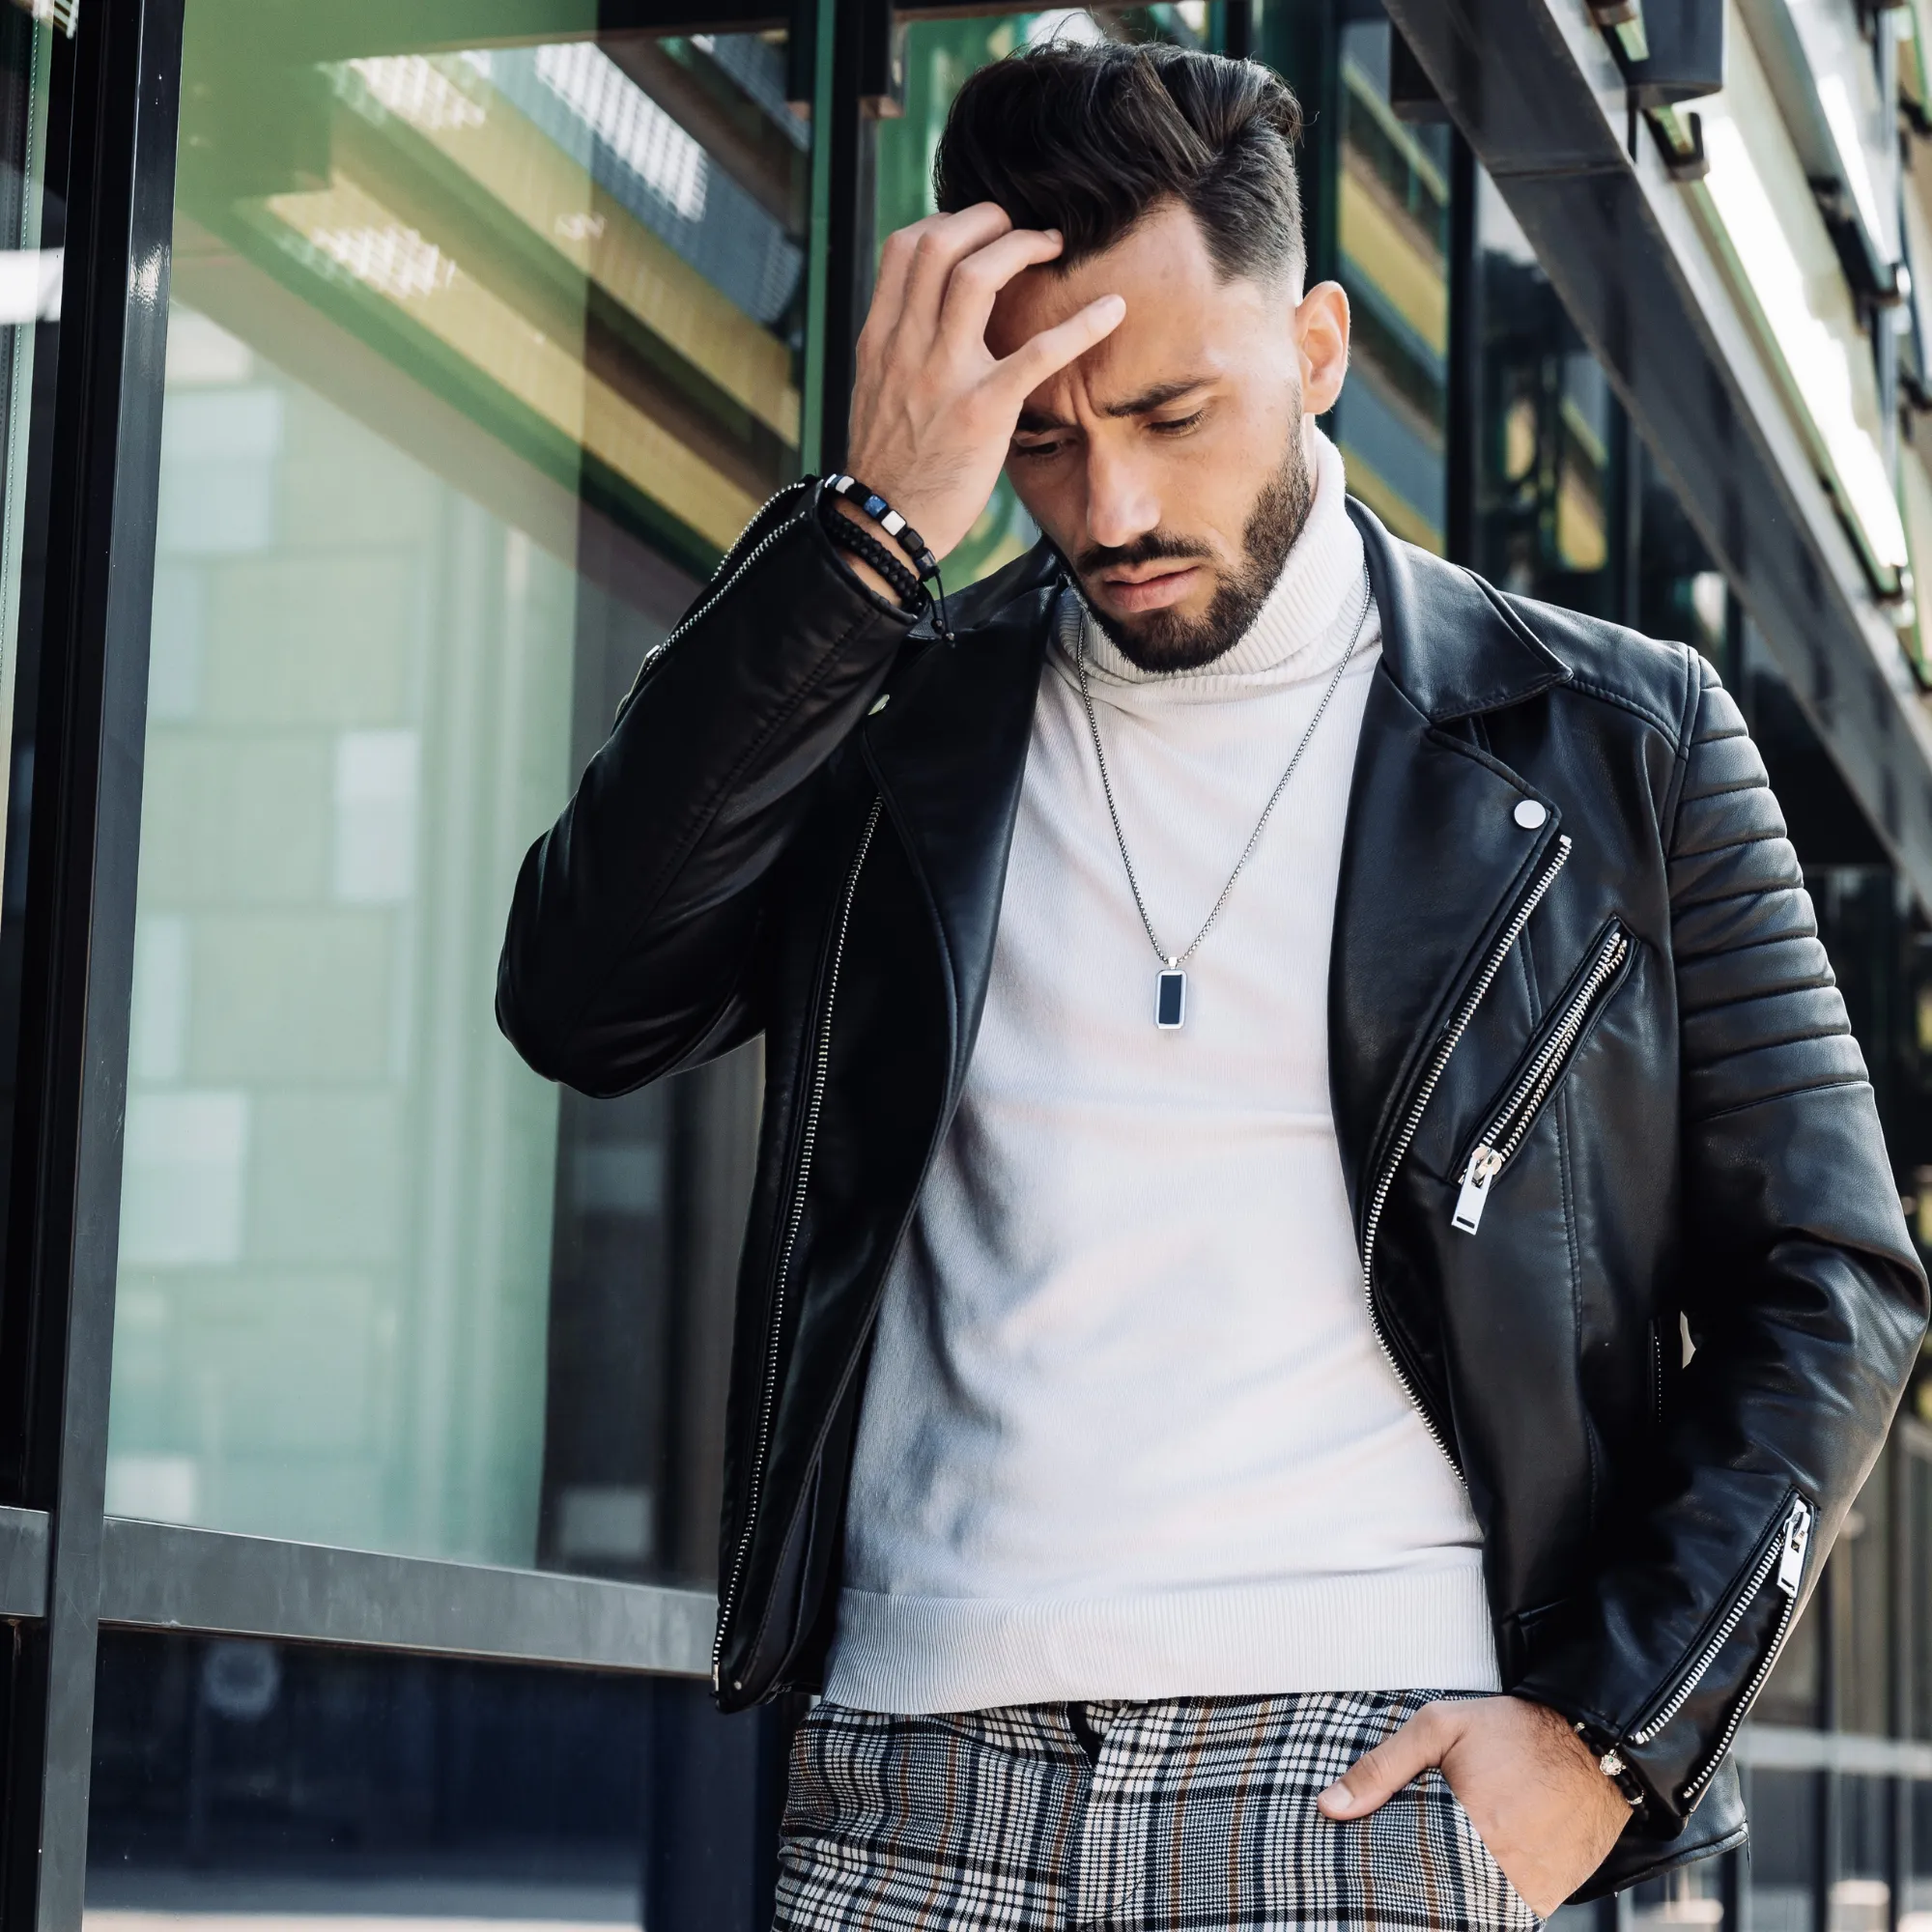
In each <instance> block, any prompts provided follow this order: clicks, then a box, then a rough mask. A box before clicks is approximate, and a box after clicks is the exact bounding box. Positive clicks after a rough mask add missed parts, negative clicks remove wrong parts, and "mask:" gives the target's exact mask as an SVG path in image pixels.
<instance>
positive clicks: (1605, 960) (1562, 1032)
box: [1476, 931, 1630, 1186]
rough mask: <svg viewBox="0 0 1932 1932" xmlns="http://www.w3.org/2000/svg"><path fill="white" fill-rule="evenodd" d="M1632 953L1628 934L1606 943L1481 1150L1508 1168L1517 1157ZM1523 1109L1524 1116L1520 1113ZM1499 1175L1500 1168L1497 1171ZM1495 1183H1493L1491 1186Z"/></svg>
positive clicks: (1498, 1115) (1490, 1128) (1483, 1137)
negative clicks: (1505, 1135) (1505, 1134)
mask: <svg viewBox="0 0 1932 1932" xmlns="http://www.w3.org/2000/svg"><path fill="white" fill-rule="evenodd" d="M1628 952H1630V936H1629V934H1627V933H1625V932H1622V931H1617V932H1613V933H1611V934H1610V936H1609V937H1608V938H1607V939H1606V940H1605V942H1604V946H1603V950H1602V951H1601V952H1599V953H1598V954H1597V963H1596V964H1595V965H1594V966H1593V967H1591V969H1590V976H1589V978H1588V979H1586V980H1584V981H1583V983H1582V984H1581V985H1580V986H1578V987H1577V997H1576V998H1575V999H1574V1000H1572V1001H1571V1002H1570V1006H1569V1009H1568V1010H1566V1011H1565V1013H1564V1015H1563V1019H1562V1023H1561V1024H1560V1025H1559V1026H1558V1027H1557V1029H1556V1031H1555V1032H1554V1033H1553V1034H1551V1035H1550V1036H1549V1038H1548V1040H1547V1041H1546V1042H1545V1043H1544V1048H1543V1051H1542V1052H1541V1053H1540V1054H1538V1055H1537V1058H1536V1064H1535V1065H1533V1066H1531V1068H1530V1069H1529V1071H1528V1072H1527V1073H1525V1074H1524V1075H1523V1076H1522V1078H1521V1079H1520V1081H1518V1082H1517V1089H1516V1092H1515V1093H1514V1094H1511V1095H1510V1097H1509V1098H1508V1099H1507V1100H1506V1101H1505V1102H1504V1103H1503V1105H1502V1107H1501V1108H1500V1109H1499V1110H1498V1111H1497V1113H1496V1116H1495V1118H1494V1119H1493V1120H1492V1121H1491V1122H1490V1124H1489V1125H1488V1126H1487V1127H1486V1128H1485V1129H1484V1130H1483V1132H1482V1133H1481V1135H1480V1136H1478V1138H1477V1141H1476V1145H1477V1146H1478V1147H1479V1148H1491V1149H1492V1150H1493V1151H1495V1152H1496V1153H1497V1154H1499V1155H1500V1156H1501V1157H1502V1160H1503V1163H1504V1165H1505V1166H1507V1165H1508V1163H1509V1162H1510V1161H1511V1160H1513V1159H1514V1158H1515V1156H1516V1151H1517V1149H1518V1148H1520V1146H1521V1145H1522V1140H1523V1136H1524V1135H1525V1134H1526V1133H1528V1131H1529V1130H1530V1128H1531V1127H1532V1126H1533V1125H1534V1124H1535V1122H1536V1117H1537V1114H1538V1113H1539V1112H1540V1111H1541V1109H1542V1106H1543V1103H1544V1100H1545V1099H1546V1098H1547V1097H1548V1094H1549V1090H1550V1088H1551V1087H1553V1086H1554V1085H1555V1084H1556V1076H1557V1075H1558V1074H1559V1073H1561V1072H1562V1070H1563V1068H1564V1065H1565V1064H1566V1063H1567V1062H1568V1060H1569V1058H1570V1049H1571V1047H1572V1046H1574V1045H1575V1044H1576V1040H1577V1035H1578V1034H1579V1033H1581V1032H1582V1031H1583V1022H1584V1021H1585V1020H1587V1019H1588V1018H1589V1017H1590V1009H1591V1007H1592V1006H1593V1005H1594V1004H1595V1003H1596V998H1597V995H1598V994H1599V993H1601V992H1602V991H1603V990H1604V987H1605V983H1606V982H1607V981H1608V980H1609V979H1610V977H1611V976H1612V975H1613V974H1614V973H1615V972H1616V970H1617V968H1618V967H1619V966H1621V965H1622V964H1623V963H1624V955H1625V954H1626V953H1628ZM1519 1107H1520V1108H1521V1109H1522V1112H1520V1113H1518V1112H1517V1109H1518V1108H1519ZM1512 1115H1514V1116H1515V1117H1516V1124H1515V1125H1514V1126H1513V1127H1512V1128H1511V1129H1510V1133H1509V1139H1508V1140H1507V1141H1506V1142H1503V1143H1500V1144H1499V1143H1498V1142H1497V1141H1496V1138H1495V1135H1496V1132H1497V1130H1498V1129H1499V1128H1500V1127H1501V1126H1502V1123H1503V1122H1505V1121H1507V1120H1509V1119H1510V1118H1511V1116H1512ZM1496 1172H1497V1173H1498V1174H1500V1173H1501V1172H1502V1169H1501V1168H1498V1169H1497V1170H1496ZM1494 1184H1495V1183H1494V1181H1493V1180H1492V1182H1491V1185H1492V1186H1493V1185H1494Z"/></svg>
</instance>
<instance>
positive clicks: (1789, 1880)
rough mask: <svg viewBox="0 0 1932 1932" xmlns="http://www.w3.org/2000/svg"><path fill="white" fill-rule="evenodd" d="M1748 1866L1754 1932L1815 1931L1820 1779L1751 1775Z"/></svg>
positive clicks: (1797, 1773)
mask: <svg viewBox="0 0 1932 1932" xmlns="http://www.w3.org/2000/svg"><path fill="white" fill-rule="evenodd" d="M1745 1795H1746V1798H1747V1803H1748V1804H1749V1807H1750V1821H1751V1838H1750V1858H1749V1861H1748V1865H1747V1870H1748V1874H1749V1884H1750V1909H1749V1911H1748V1913H1747V1916H1746V1920H1745V1922H1746V1923H1747V1925H1749V1926H1750V1927H1751V1928H1752V1932H1814V1928H1815V1927H1816V1925H1817V1922H1818V1894H1819V1869H1818V1852H1819V1837H1818V1824H1819V1815H1818V1814H1819V1801H1820V1796H1821V1793H1820V1787H1819V1781H1818V1777H1817V1775H1816V1774H1815V1773H1812V1772H1800V1771H1753V1772H1751V1773H1750V1775H1749V1776H1748V1778H1747V1786H1746V1794H1745Z"/></svg>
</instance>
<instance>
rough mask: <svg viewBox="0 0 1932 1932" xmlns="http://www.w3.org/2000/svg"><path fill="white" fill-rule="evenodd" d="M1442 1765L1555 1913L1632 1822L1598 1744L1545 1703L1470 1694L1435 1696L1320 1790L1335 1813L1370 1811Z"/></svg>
mask: <svg viewBox="0 0 1932 1932" xmlns="http://www.w3.org/2000/svg"><path fill="white" fill-rule="evenodd" d="M1431 1765H1439V1766H1440V1767H1441V1771H1442V1775H1443V1776H1444V1777H1446V1778H1447V1779H1448V1780H1449V1788H1450V1789H1451V1790H1452V1791H1453V1792H1455V1794H1456V1797H1457V1799H1458V1801H1459V1802H1460V1803H1461V1804H1462V1806H1463V1809H1464V1810H1465V1811H1466V1812H1468V1814H1469V1821H1470V1823H1471V1824H1473V1825H1474V1826H1475V1828H1476V1832H1477V1835H1478V1836H1480V1837H1481V1839H1482V1841H1483V1843H1484V1844H1485V1845H1487V1846H1488V1847H1489V1849H1490V1853H1491V1855H1492V1857H1493V1858H1494V1860H1495V1861H1496V1862H1497V1864H1499V1865H1500V1866H1501V1867H1502V1868H1503V1876H1504V1877H1505V1878H1507V1879H1508V1880H1509V1882H1510V1883H1511V1884H1512V1885H1513V1886H1515V1887H1516V1889H1517V1890H1518V1891H1519V1892H1520V1894H1521V1895H1522V1899H1523V1902H1524V1903H1525V1904H1526V1905H1528V1906H1529V1908H1530V1910H1531V1911H1533V1912H1534V1913H1536V1915H1537V1916H1538V1917H1539V1918H1548V1916H1549V1915H1550V1914H1551V1913H1552V1912H1554V1911H1555V1910H1556V1908H1557V1907H1558V1906H1559V1905H1561V1904H1562V1903H1563V1901H1564V1900H1565V1899H1566V1898H1568V1897H1569V1896H1570V1894H1571V1893H1572V1892H1573V1891H1575V1890H1576V1889H1577V1887H1578V1886H1579V1885H1581V1884H1582V1883H1583V1881H1584V1880H1585V1879H1587V1878H1588V1877H1589V1876H1590V1874H1591V1873H1592V1872H1594V1871H1595V1870H1596V1869H1597V1867H1598V1866H1599V1865H1600V1864H1602V1863H1603V1861H1604V1860H1605V1858H1606V1857H1607V1856H1608V1854H1609V1850H1610V1847H1611V1846H1612V1845H1614V1844H1615V1843H1616V1841H1617V1839H1618V1837H1619V1835H1620V1834H1621V1833H1622V1832H1623V1829H1624V1827H1625V1826H1626V1825H1627V1824H1629V1823H1630V1806H1629V1804H1626V1803H1625V1801H1624V1796H1623V1793H1622V1792H1621V1791H1619V1790H1618V1789H1617V1787H1616V1786H1615V1785H1614V1784H1613V1783H1611V1781H1610V1780H1609V1779H1608V1778H1607V1777H1605V1776H1604V1774H1603V1772H1602V1771H1601V1770H1600V1769H1599V1768H1598V1765H1597V1760H1596V1757H1595V1756H1594V1754H1593V1753H1592V1752H1591V1750H1590V1747H1588V1746H1587V1745H1586V1744H1584V1742H1583V1740H1582V1739H1581V1738H1579V1737H1578V1736H1577V1733H1576V1732H1575V1731H1573V1730H1572V1729H1571V1728H1570V1726H1569V1724H1568V1723H1567V1722H1566V1721H1565V1720H1564V1719H1562V1718H1560V1717H1558V1716H1557V1714H1556V1713H1555V1712H1554V1711H1552V1710H1550V1709H1548V1706H1546V1705H1543V1704H1532V1703H1531V1702H1529V1700H1528V1699H1527V1698H1523V1697H1471V1698H1465V1699H1459V1700H1456V1701H1454V1702H1445V1703H1439V1704H1427V1705H1425V1706H1424V1707H1423V1708H1422V1709H1421V1710H1420V1711H1418V1712H1417V1713H1416V1714H1415V1716H1414V1717H1412V1718H1411V1719H1409V1720H1408V1722H1407V1723H1406V1724H1405V1725H1403V1727H1402V1728H1401V1730H1399V1731H1397V1732H1396V1734H1395V1735H1394V1736H1393V1737H1392V1738H1390V1739H1389V1740H1388V1741H1387V1743H1385V1744H1382V1745H1378V1747H1376V1748H1375V1749H1374V1750H1372V1751H1370V1752H1368V1753H1367V1754H1366V1755H1365V1756H1363V1757H1360V1758H1358V1759H1356V1761H1355V1762H1354V1764H1352V1765H1351V1766H1350V1768H1349V1770H1348V1771H1347V1772H1345V1773H1344V1774H1343V1776H1342V1777H1341V1778H1340V1780H1339V1781H1338V1782H1336V1783H1334V1784H1331V1785H1330V1786H1329V1787H1328V1789H1327V1790H1326V1791H1324V1792H1323V1793H1322V1794H1321V1800H1320V1803H1321V1809H1322V1811H1323V1812H1324V1813H1325V1814H1326V1815H1327V1816H1328V1817H1330V1818H1338V1819H1347V1818H1366V1817H1367V1816H1368V1815H1369V1813H1370V1812H1371V1811H1374V1810H1376V1809H1378V1807H1379V1806H1380V1805H1382V1804H1385V1803H1386V1802H1387V1801H1388V1800H1389V1799H1391V1798H1393V1797H1394V1796H1395V1794H1396V1793H1397V1792H1398V1791H1400V1790H1401V1789H1402V1788H1403V1787H1404V1786H1405V1785H1406V1784H1408V1783H1409V1782H1411V1781H1412V1780H1413V1779H1414V1778H1416V1777H1418V1776H1421V1774H1422V1773H1423V1772H1425V1771H1426V1770H1428V1769H1429V1767H1430V1766H1431Z"/></svg>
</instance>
